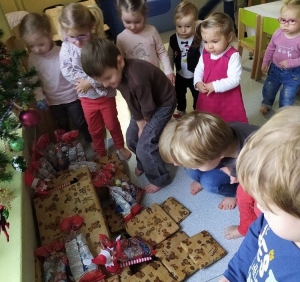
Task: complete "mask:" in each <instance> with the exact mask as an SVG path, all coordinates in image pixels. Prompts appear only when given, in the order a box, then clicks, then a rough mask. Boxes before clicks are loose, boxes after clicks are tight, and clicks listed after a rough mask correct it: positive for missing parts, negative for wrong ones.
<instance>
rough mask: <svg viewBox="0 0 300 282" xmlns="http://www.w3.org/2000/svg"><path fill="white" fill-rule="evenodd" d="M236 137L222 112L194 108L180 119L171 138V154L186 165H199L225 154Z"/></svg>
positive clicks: (191, 166) (190, 166)
mask: <svg viewBox="0 0 300 282" xmlns="http://www.w3.org/2000/svg"><path fill="white" fill-rule="evenodd" d="M233 138H234V133H233V130H232V129H231V128H230V127H229V126H228V125H227V124H226V122H225V121H223V120H222V119H221V118H220V117H219V116H217V115H213V114H210V113H204V112H198V111H193V112H190V113H188V114H186V115H184V116H182V117H181V118H180V119H179V122H178V124H177V126H176V129H175V134H174V137H173V139H172V142H171V146H172V157H173V159H174V161H175V162H176V163H178V164H179V165H182V166H184V167H186V168H197V166H199V165H202V164H205V163H206V162H208V161H211V160H215V159H217V158H219V157H221V156H222V154H223V153H224V152H225V151H226V149H227V148H228V147H229V145H230V144H232V142H233Z"/></svg>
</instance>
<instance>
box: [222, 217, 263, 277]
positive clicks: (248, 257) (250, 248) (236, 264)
mask: <svg viewBox="0 0 300 282" xmlns="http://www.w3.org/2000/svg"><path fill="white" fill-rule="evenodd" d="M264 223H265V222H264V217H263V215H261V216H260V217H259V218H258V219H257V220H256V221H254V222H253V224H252V225H251V226H250V228H249V231H248V233H247V235H246V237H245V239H244V241H243V243H242V244H241V246H240V247H239V249H238V251H237V252H236V253H235V255H234V256H233V258H232V259H231V260H230V261H229V264H228V269H227V270H226V271H225V272H224V277H225V278H226V279H227V280H228V281H247V277H248V270H249V268H250V266H251V264H252V262H253V260H254V258H255V257H256V255H257V252H258V238H259V235H260V233H261V232H262V229H263V225H264ZM224 277H222V278H221V279H220V280H219V282H225V281H227V280H225V279H224Z"/></svg>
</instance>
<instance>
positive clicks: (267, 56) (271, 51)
mask: <svg viewBox="0 0 300 282" xmlns="http://www.w3.org/2000/svg"><path fill="white" fill-rule="evenodd" d="M279 32H280V29H277V30H276V31H275V32H274V34H273V36H272V38H271V40H270V43H269V44H268V46H267V50H266V52H265V55H264V58H263V62H262V66H261V70H262V72H264V73H266V72H267V71H268V68H269V65H270V63H271V62H272V60H273V54H274V52H275V49H276V45H275V42H274V40H275V38H276V37H277V36H278V34H279Z"/></svg>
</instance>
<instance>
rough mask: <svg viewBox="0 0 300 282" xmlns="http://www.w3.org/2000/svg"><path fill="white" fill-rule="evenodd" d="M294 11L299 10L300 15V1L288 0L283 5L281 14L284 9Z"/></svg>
mask: <svg viewBox="0 0 300 282" xmlns="http://www.w3.org/2000/svg"><path fill="white" fill-rule="evenodd" d="M284 8H287V9H292V10H298V13H300V0H286V1H284V3H283V6H282V7H281V9H280V13H281V12H282V9H284Z"/></svg>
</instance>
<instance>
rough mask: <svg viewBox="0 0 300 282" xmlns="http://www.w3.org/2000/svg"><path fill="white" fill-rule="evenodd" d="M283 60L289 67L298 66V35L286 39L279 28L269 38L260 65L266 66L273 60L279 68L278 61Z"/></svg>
mask: <svg viewBox="0 0 300 282" xmlns="http://www.w3.org/2000/svg"><path fill="white" fill-rule="evenodd" d="M285 60H286V61H287V63H288V67H289V68H295V67H299V66H300V35H299V36H297V37H295V38H292V39H288V38H286V37H285V35H284V33H283V31H282V30H281V29H280V28H279V29H277V30H276V31H275V32H274V34H273V36H272V38H271V41H270V43H269V45H268V47H267V50H266V53H265V56H264V59H263V64H262V65H263V66H268V65H269V64H270V62H273V63H274V64H275V65H276V66H277V67H279V68H280V65H279V63H280V62H282V61H285Z"/></svg>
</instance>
